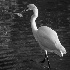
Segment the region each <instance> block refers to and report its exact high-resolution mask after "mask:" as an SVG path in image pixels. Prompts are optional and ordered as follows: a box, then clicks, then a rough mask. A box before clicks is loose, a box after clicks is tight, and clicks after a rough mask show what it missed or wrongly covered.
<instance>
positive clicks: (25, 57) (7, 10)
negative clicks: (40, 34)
mask: <svg viewBox="0 0 70 70" xmlns="http://www.w3.org/2000/svg"><path fill="white" fill-rule="evenodd" d="M28 4H35V5H36V6H37V8H38V10H39V16H38V18H37V20H36V23H37V27H40V26H48V27H51V28H52V29H54V30H55V31H56V32H57V34H58V37H59V40H60V42H61V44H62V45H63V46H64V47H65V48H66V50H67V54H65V55H64V56H63V57H59V56H58V55H56V54H54V53H48V56H49V61H50V66H51V70H69V69H70V43H69V42H70V2H69V1H68V0H59V1H58V0H6V1H0V44H2V43H3V44H4V45H0V70H48V68H47V66H48V63H47V60H46V61H45V62H44V63H41V62H40V61H42V60H43V59H44V57H45V56H44V55H45V52H44V50H42V49H41V48H40V46H39V44H38V43H37V42H36V40H35V38H34V36H33V33H32V29H31V24H30V18H31V16H32V14H33V12H32V11H25V9H27V5H28ZM15 13H21V14H22V15H23V17H20V16H18V15H17V14H15ZM6 32H7V33H6Z"/></svg>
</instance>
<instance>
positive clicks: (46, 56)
mask: <svg viewBox="0 0 70 70" xmlns="http://www.w3.org/2000/svg"><path fill="white" fill-rule="evenodd" d="M45 52H46V53H45V60H46V58H47V61H48V68H49V70H51V68H50V62H49V58H48V55H47V51H46V50H45Z"/></svg>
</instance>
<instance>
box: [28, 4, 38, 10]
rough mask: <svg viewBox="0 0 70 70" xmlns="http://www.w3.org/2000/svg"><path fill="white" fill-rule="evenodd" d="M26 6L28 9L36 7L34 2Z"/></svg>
mask: <svg viewBox="0 0 70 70" xmlns="http://www.w3.org/2000/svg"><path fill="white" fill-rule="evenodd" d="M27 7H28V10H34V9H36V8H37V7H36V6H35V5H34V4H29V5H27Z"/></svg>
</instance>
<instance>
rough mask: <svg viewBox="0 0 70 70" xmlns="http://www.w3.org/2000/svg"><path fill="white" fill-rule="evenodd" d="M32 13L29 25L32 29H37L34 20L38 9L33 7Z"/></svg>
mask: <svg viewBox="0 0 70 70" xmlns="http://www.w3.org/2000/svg"><path fill="white" fill-rule="evenodd" d="M33 13H34V14H33V15H32V16H31V27H32V30H33V31H37V30H38V29H37V26H36V22H35V20H36V18H37V17H38V9H34V10H33Z"/></svg>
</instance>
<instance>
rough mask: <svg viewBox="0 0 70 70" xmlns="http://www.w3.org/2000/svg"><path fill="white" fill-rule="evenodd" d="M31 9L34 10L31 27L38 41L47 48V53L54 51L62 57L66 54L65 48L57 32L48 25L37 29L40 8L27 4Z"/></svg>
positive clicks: (44, 48) (42, 46) (43, 47)
mask: <svg viewBox="0 0 70 70" xmlns="http://www.w3.org/2000/svg"><path fill="white" fill-rule="evenodd" d="M27 7H28V8H29V10H33V12H34V14H33V15H32V16H31V27H32V32H33V35H34V37H35V39H36V41H38V43H39V45H40V47H41V48H42V49H43V50H45V52H46V55H47V51H48V52H54V53H55V54H57V55H59V56H60V57H61V56H63V54H66V50H65V48H64V47H63V46H62V45H61V43H60V41H59V39H58V36H57V33H56V32H55V31H54V30H52V29H51V28H49V27H47V26H41V27H39V29H37V26H36V22H35V20H36V18H37V17H38V9H37V7H36V6H35V5H34V4H29V5H27Z"/></svg>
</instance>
